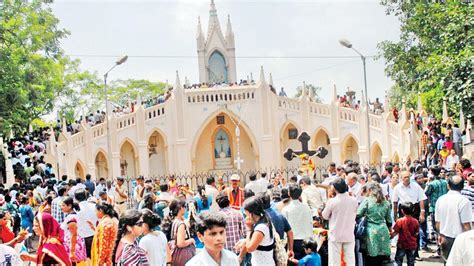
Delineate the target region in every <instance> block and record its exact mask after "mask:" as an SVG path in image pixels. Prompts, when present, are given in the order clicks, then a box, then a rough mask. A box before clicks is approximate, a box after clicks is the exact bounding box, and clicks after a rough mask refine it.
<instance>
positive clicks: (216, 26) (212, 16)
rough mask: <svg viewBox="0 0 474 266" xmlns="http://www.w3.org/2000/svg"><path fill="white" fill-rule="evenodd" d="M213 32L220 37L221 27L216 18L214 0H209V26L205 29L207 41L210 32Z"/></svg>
mask: <svg viewBox="0 0 474 266" xmlns="http://www.w3.org/2000/svg"><path fill="white" fill-rule="evenodd" d="M214 29H215V30H217V31H218V33H219V34H220V35H221V36H222V31H221V26H220V23H219V17H218V16H217V9H216V5H215V4H214V0H211V7H210V9H209V25H208V29H207V40H209V39H210V38H211V35H212V32H213V31H214Z"/></svg>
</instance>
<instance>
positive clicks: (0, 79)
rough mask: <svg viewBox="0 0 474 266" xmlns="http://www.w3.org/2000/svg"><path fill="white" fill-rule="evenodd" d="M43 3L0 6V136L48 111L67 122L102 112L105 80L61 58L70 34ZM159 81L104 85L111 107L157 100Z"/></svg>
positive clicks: (20, 128)
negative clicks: (142, 99) (152, 98)
mask: <svg viewBox="0 0 474 266" xmlns="http://www.w3.org/2000/svg"><path fill="white" fill-rule="evenodd" d="M47 2H49V3H50V2H51V1H40V0H32V1H16V0H6V1H4V2H3V3H1V2H0V132H2V133H3V134H4V135H9V132H10V131H12V130H13V131H14V132H15V133H21V132H24V131H26V130H27V129H28V126H29V124H34V125H36V126H38V125H41V123H37V122H35V123H33V121H38V118H41V117H43V116H44V115H47V114H51V113H53V117H56V116H57V115H58V116H60V117H65V118H66V119H67V121H69V122H72V121H74V120H75V119H78V118H79V117H80V115H82V114H88V113H90V112H95V110H98V109H104V108H105V105H104V95H105V93H104V82H103V80H102V78H99V75H98V74H97V73H96V72H90V71H83V70H81V69H80V68H79V65H80V61H79V60H72V59H71V58H69V57H68V56H66V55H65V54H64V51H63V50H62V48H61V45H60V42H61V40H62V39H64V38H66V37H67V36H68V35H69V32H68V31H67V30H65V29H60V28H59V20H58V19H57V18H56V17H55V16H54V14H53V13H52V10H51V8H50V7H49V5H48V3H47ZM164 87H165V84H164V83H159V82H158V83H156V82H151V81H147V80H118V81H113V82H111V84H110V85H109V89H108V94H109V99H110V100H111V102H112V103H115V105H126V104H127V103H128V100H129V99H131V100H135V99H137V96H138V94H141V95H142V97H143V98H144V99H146V98H149V97H152V96H157V95H159V94H161V93H163V91H164Z"/></svg>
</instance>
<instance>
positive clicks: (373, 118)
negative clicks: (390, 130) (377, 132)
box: [369, 114, 382, 128]
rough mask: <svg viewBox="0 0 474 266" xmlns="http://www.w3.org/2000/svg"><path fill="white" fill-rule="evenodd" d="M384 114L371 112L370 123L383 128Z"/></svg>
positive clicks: (372, 125)
mask: <svg viewBox="0 0 474 266" xmlns="http://www.w3.org/2000/svg"><path fill="white" fill-rule="evenodd" d="M381 123H382V116H381V115H374V114H369V125H370V126H371V127H375V128H381Z"/></svg>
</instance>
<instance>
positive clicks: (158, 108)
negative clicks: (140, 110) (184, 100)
mask: <svg viewBox="0 0 474 266" xmlns="http://www.w3.org/2000/svg"><path fill="white" fill-rule="evenodd" d="M164 114H165V104H164V103H160V104H157V105H154V106H152V107H149V108H146V109H145V120H151V119H155V118H157V117H160V116H163V115H164Z"/></svg>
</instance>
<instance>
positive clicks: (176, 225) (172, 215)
mask: <svg viewBox="0 0 474 266" xmlns="http://www.w3.org/2000/svg"><path fill="white" fill-rule="evenodd" d="M185 211H186V202H185V201H184V200H173V201H171V203H170V205H169V214H168V216H167V217H166V218H165V219H164V221H163V225H162V228H163V232H164V233H165V235H166V238H167V239H169V240H170V241H169V243H168V245H169V247H170V250H171V265H173V266H184V265H185V264H186V262H188V261H189V260H190V259H191V258H192V257H194V255H196V246H195V240H194V239H193V238H192V237H191V233H190V232H189V226H188V225H187V224H186V223H185V221H184V213H185Z"/></svg>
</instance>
